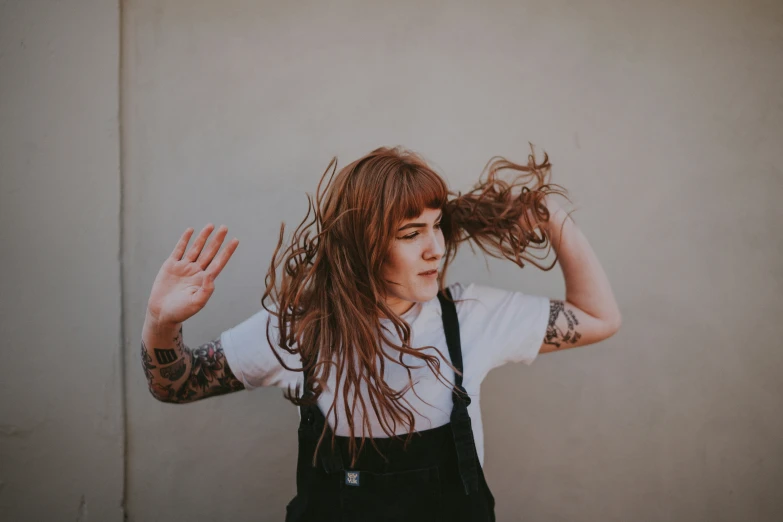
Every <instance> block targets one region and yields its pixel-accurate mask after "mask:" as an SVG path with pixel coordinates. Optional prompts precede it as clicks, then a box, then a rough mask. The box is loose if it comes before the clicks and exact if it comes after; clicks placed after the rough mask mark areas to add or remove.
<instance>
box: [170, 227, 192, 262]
mask: <svg viewBox="0 0 783 522" xmlns="http://www.w3.org/2000/svg"><path fill="white" fill-rule="evenodd" d="M192 233H193V229H192V228H190V227H188V228H187V230H185V232H184V233H183V234H182V236H181V237H180V238H179V241H177V244H176V246H175V247H174V251H173V252H171V256H169V257H171V259H173V260H174V261H179V260H180V259H182V254H183V253H185V247H186V246H188V241H190V235H191V234H192Z"/></svg>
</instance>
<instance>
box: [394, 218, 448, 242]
mask: <svg viewBox="0 0 783 522" xmlns="http://www.w3.org/2000/svg"><path fill="white" fill-rule="evenodd" d="M432 228H434V229H437V230H440V222H438V223H435V225H433V227H432ZM418 235H419V233H418V232H413V233H412V234H408V235H407V236H402V237H401V238H400V239H413V238H415V237H416V236H418Z"/></svg>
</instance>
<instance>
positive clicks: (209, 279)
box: [199, 274, 215, 296]
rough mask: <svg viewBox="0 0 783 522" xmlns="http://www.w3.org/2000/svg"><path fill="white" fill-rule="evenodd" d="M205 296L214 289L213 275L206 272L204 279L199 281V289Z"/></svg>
mask: <svg viewBox="0 0 783 522" xmlns="http://www.w3.org/2000/svg"><path fill="white" fill-rule="evenodd" d="M199 291H200V292H202V293H203V294H206V295H207V296H208V295H210V294H212V292H214V291H215V277H214V276H213V275H212V274H206V275H205V276H204V280H203V281H202V282H201V288H200V290H199Z"/></svg>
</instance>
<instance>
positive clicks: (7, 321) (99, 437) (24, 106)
mask: <svg viewBox="0 0 783 522" xmlns="http://www.w3.org/2000/svg"><path fill="white" fill-rule="evenodd" d="M119 24H120V18H119V9H118V6H117V5H112V3H110V2H108V3H107V2H102V1H97V0H93V1H89V0H80V1H71V2H54V1H44V0H40V1H38V0H36V1H21V0H12V1H6V2H0V177H1V178H0V240H1V242H2V246H3V248H2V261H0V263H1V264H0V266H2V269H1V270H0V296H1V298H0V333H1V334H2V349H0V361H2V363H0V520H4V521H5V520H7V521H27V520H30V521H33V520H34V521H42V520H47V521H48V520H52V521H53V520H77V521H80V522H84V521H87V520H93V521H107V522H111V521H121V520H122V516H123V512H122V499H123V474H124V466H123V453H124V451H123V444H124V430H123V420H122V419H123V407H122V402H123V399H122V397H123V394H122V351H121V349H120V327H121V313H122V311H121V300H120V264H119V261H120V260H119V255H120V238H119V233H120V220H119V218H120V183H119V182H120V147H119V121H118V109H119V83H118V78H119V74H118V73H119V56H120V54H119V38H118V35H119V34H118V30H119V26H120V25H119Z"/></svg>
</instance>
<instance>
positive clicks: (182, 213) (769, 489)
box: [0, 0, 783, 521]
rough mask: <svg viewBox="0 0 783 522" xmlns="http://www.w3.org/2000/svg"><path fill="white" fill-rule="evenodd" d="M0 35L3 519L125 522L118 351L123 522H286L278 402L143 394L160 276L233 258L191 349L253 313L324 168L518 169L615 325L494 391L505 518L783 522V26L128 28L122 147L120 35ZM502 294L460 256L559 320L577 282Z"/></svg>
mask: <svg viewBox="0 0 783 522" xmlns="http://www.w3.org/2000/svg"><path fill="white" fill-rule="evenodd" d="M634 4H635V5H634ZM74 6H78V7H76V8H74ZM44 7H45V8H44ZM0 9H1V11H0V13H2V15H3V16H2V28H3V31H2V32H0V38H1V40H0V41H2V47H0V49H2V52H0V66H2V68H1V69H0V86H2V90H0V94H1V95H2V98H1V99H0V110H2V113H0V133H2V134H0V137H2V139H1V140H0V151H2V154H0V172H2V182H3V185H2V190H1V191H0V193H2V196H1V197H2V202H1V205H0V215H2V222H1V223H0V227H2V228H0V230H2V231H3V236H2V238H3V239H4V240H6V244H9V245H10V248H8V249H7V250H6V255H5V256H4V263H3V267H4V268H6V267H7V268H6V269H5V270H3V271H2V275H1V276H0V278H1V279H0V281H1V282H2V283H1V284H2V296H3V299H2V307H3V308H2V311H3V313H2V316H0V321H2V323H0V324H1V325H2V329H3V330H2V332H3V334H4V335H5V336H6V338H7V339H8V341H9V342H8V343H7V345H8V346H7V347H6V349H5V350H6V351H5V356H4V361H5V364H3V365H2V369H0V372H2V374H0V375H1V376H2V381H0V386H2V389H1V390H0V391H2V392H3V393H2V395H1V396H2V397H3V400H2V410H0V412H1V413H2V432H0V437H1V439H0V440H2V446H0V456H1V457H2V461H1V465H0V480H2V482H3V484H2V486H0V487H1V488H2V489H0V518H5V517H4V516H5V515H6V514H8V515H9V517H8V518H9V519H25V517H27V518H28V519H42V518H43V519H69V518H71V519H72V518H76V517H77V516H78V517H81V520H88V519H91V520H116V519H118V517H119V499H120V498H121V492H122V487H123V480H122V476H123V467H122V436H123V435H122V430H120V429H119V428H120V427H121V425H122V424H121V418H122V401H121V396H120V395H119V392H120V389H121V388H120V385H119V381H120V379H119V375H118V373H117V372H118V367H117V364H118V361H117V360H116V355H117V354H118V353H119V347H118V346H117V344H118V339H119V338H120V336H121V335H122V348H123V350H124V354H125V356H124V364H125V365H126V369H125V376H126V380H127V394H126V397H125V399H126V402H127V429H126V435H127V453H126V468H125V478H126V480H125V482H124V487H125V488H126V491H125V499H126V506H127V515H128V519H129V520H132V521H155V520H229V519H230V520H254V521H258V520H264V521H266V520H269V521H277V520H282V517H283V511H284V506H285V504H286V502H287V501H288V500H289V499H290V497H291V496H292V495H293V493H294V471H295V470H294V466H295V458H296V440H295V437H296V422H297V415H296V411H295V409H294V408H293V407H291V406H290V405H289V404H288V403H287V402H285V401H284V400H283V399H282V397H281V392H280V390H273V389H269V390H259V391H256V392H252V393H247V392H243V393H238V394H233V395H231V396H225V397H219V398H215V399H210V400H207V401H203V402H201V403H196V404H192V405H188V406H173V405H165V404H160V403H157V402H155V401H154V400H153V399H152V398H151V396H150V395H149V394H148V392H147V390H146V383H145V380H144V376H143V372H142V371H141V368H140V363H139V358H138V351H139V344H140V335H141V326H142V322H143V318H144V309H145V305H146V300H147V296H148V294H149V289H150V286H151V284H152V281H153V278H154V276H155V274H156V272H157V270H158V268H159V267H160V264H161V263H162V262H163V259H164V258H165V256H167V255H168V254H169V252H170V251H171V249H172V248H173V245H174V242H175V241H176V239H177V238H178V237H179V235H180V234H181V232H182V231H183V230H184V229H185V228H187V227H188V226H192V227H195V228H199V229H200V227H202V226H203V225H204V224H206V223H207V222H210V221H211V222H213V223H215V224H222V223H224V224H226V225H228V227H229V234H230V235H231V236H236V237H238V238H239V239H240V240H241V244H240V246H239V249H238V250H237V252H236V253H235V254H234V257H233V258H232V260H231V262H230V263H229V264H228V266H227V267H226V269H225V270H224V272H223V274H222V275H221V276H220V278H219V279H218V282H217V290H216V292H215V294H214V296H213V298H212V300H211V301H210V303H209V304H208V305H207V307H206V309H205V310H204V311H203V312H202V313H200V314H198V315H197V316H196V317H194V318H193V319H191V320H190V321H188V322H187V323H186V324H185V327H184V335H185V342H186V343H187V344H189V345H191V346H194V345H198V344H200V343H203V342H206V341H208V340H211V339H213V338H215V337H217V335H219V333H220V332H221V331H223V330H225V329H227V328H230V327H231V326H233V325H235V324H237V323H239V322H241V321H242V320H244V319H245V318H246V317H248V316H249V315H251V314H252V313H254V312H255V311H256V310H257V309H258V306H259V299H260V294H261V290H262V286H263V277H264V274H265V271H266V268H267V263H268V261H269V258H270V255H271V253H272V250H273V248H274V244H275V241H276V238H277V231H278V227H279V224H280V222H281V221H286V222H287V223H288V224H289V226H293V225H295V224H296V223H298V222H299V220H300V219H301V217H302V215H303V212H304V211H305V208H306V199H305V192H310V193H313V192H314V190H315V186H316V183H317V180H318V178H319V176H320V174H321V173H322V172H323V170H324V168H325V167H326V165H327V163H328V161H329V159H330V158H331V157H332V156H333V155H337V156H338V157H339V160H340V165H345V164H346V163H348V162H349V161H351V160H353V159H355V158H356V157H357V156H359V155H361V154H364V153H366V152H367V151H369V150H371V149H372V148H374V147H377V146H379V145H395V144H402V145H405V146H408V147H411V148H413V149H416V150H418V151H420V152H422V153H423V154H424V155H425V156H426V157H427V158H429V159H430V160H431V162H432V163H433V164H434V165H435V166H436V167H437V168H438V169H439V170H440V171H441V172H442V173H443V174H444V176H445V177H446V178H447V180H448V181H449V183H450V184H451V186H452V187H453V188H455V189H458V190H464V189H467V188H469V187H470V185H471V184H472V183H473V182H475V181H476V179H477V176H478V174H479V172H480V171H481V169H482V168H483V166H484V164H485V162H486V161H487V160H488V159H489V158H490V156H492V155H495V154H500V155H505V156H507V157H509V158H513V159H518V160H524V158H525V156H526V154H527V152H528V146H527V141H532V142H533V143H534V144H536V145H537V146H538V147H539V149H538V150H539V151H540V150H541V148H543V149H545V150H546V151H547V152H548V153H549V154H550V157H551V159H552V161H553V165H554V169H553V181H555V182H557V183H560V184H562V185H564V186H566V187H567V188H568V189H569V190H570V191H571V194H572V196H573V199H574V201H575V202H576V205H577V207H578V208H579V210H578V211H577V213H576V214H575V218H576V220H577V222H578V223H579V226H580V227H581V228H582V230H583V231H584V232H585V234H586V235H587V237H588V238H589V239H590V241H591V244H592V245H593V247H594V249H595V250H596V252H597V253H598V255H599V258H600V259H601V260H602V262H603V264H604V267H605V269H606V271H607V273H608V274H609V278H610V280H611V281H612V283H613V287H614V290H615V294H616V296H617V298H618V301H619V303H620V307H621V310H622V311H623V318H624V324H623V328H622V330H621V331H620V333H619V334H618V335H616V336H615V337H613V338H611V339H610V340H608V341H606V342H604V343H601V344H600V345H595V346H590V347H586V348H581V349H575V350H569V351H565V352H561V353H557V354H547V355H544V356H541V357H540V358H539V359H538V360H537V361H536V363H535V364H534V365H533V366H531V367H525V366H507V367H504V368H501V369H499V370H496V371H495V372H493V373H492V374H491V375H490V376H489V377H488V379H487V381H486V382H485V386H484V388H483V398H482V404H483V409H484V425H485V429H486V444H487V446H486V459H487V462H486V471H487V476H488V481H489V483H490V486H491V487H492V488H493V490H494V492H495V496H496V498H497V502H498V508H497V512H498V519H499V520H530V521H535V520H541V521H543V520H547V521H549V520H569V521H593V520H617V521H625V520H656V521H657V520H667V521H680V520H682V521H692V520H700V521H715V520H726V521H730V520H752V521H772V520H777V519H778V518H779V511H780V510H781V509H783V500H781V498H782V497H780V496H779V495H778V494H777V488H778V484H780V483H781V481H783V444H781V437H780V433H781V432H783V418H782V417H781V416H780V414H779V412H780V411H782V410H783V379H782V377H783V350H781V346H780V345H781V343H780V342H779V341H778V340H777V338H778V335H777V331H776V323H777V314H776V312H777V310H778V309H779V306H778V303H779V301H780V299H779V295H780V292H781V290H783V288H782V287H783V271H782V270H781V267H783V263H781V257H782V256H781V253H783V243H782V242H781V240H780V234H779V233H778V229H779V227H780V226H781V224H783V211H782V210H781V206H780V205H779V203H778V200H779V199H780V196H781V195H783V182H782V181H781V180H783V177H781V167H780V165H781V164H782V163H783V152H782V151H781V147H780V145H779V144H780V143H781V140H782V139H783V91H782V90H781V89H780V85H781V82H782V81H783V60H780V57H781V54H782V53H783V6H781V4H780V3H779V2H773V1H768V2H762V1H760V0H756V1H749V2H733V3H729V2H707V1H687V2H675V1H670V2H658V3H649V2H633V3H629V2H621V1H609V2H602V3H591V4H587V3H584V4H582V3H572V2H557V1H555V2H553V1H551V0H547V1H543V0H534V1H527V2H485V3H483V4H481V5H479V4H475V5H472V4H469V3H467V2H458V3H457V2H451V3H441V4H435V5H429V4H426V5H425V4H422V3H420V2H396V3H394V4H393V6H392V4H388V3H380V2H378V3H370V2H347V1H339V2H332V3H330V4H328V5H327V4H326V3H323V2H314V1H313V2H296V3H290V2H289V3H281V2H248V1H242V0H228V1H224V2H210V1H206V0H177V1H175V0H158V1H151V0H149V1H141V0H131V1H127V2H124V3H123V7H122V16H121V19H122V35H121V36H122V38H121V41H122V45H121V48H122V56H121V61H122V76H121V90H119V92H121V93H122V96H121V104H120V105H121V114H122V129H123V134H122V140H119V138H118V136H117V119H116V117H117V103H118V102H117V94H118V89H117V75H116V71H117V62H118V60H119V59H120V55H119V53H118V46H117V42H118V40H119V39H120V34H119V32H118V27H117V8H116V6H114V7H111V6H106V5H105V4H98V3H97V2H93V3H90V2H81V3H71V4H69V7H68V8H67V9H66V8H65V7H64V6H62V5H61V4H59V3H53V2H52V3H49V2H46V3H44V2H39V3H27V4H25V3H22V2H6V3H5V4H3V5H2V7H0ZM20 41H24V42H25V45H27V47H24V46H22V45H20ZM66 57H67V58H68V59H67V60H66V59H65V58H66ZM9 72H11V73H13V74H9ZM120 141H121V150H122V168H121V173H122V177H121V178H120V176H119V171H118V166H117V163H118V158H119V150H120V149H118V145H119V142H120ZM120 179H122V201H121V203H122V206H120V201H119V200H118V196H119V193H120V191H119V190H118V188H119V187H118V183H119V182H120ZM120 209H121V212H120ZM120 217H121V218H122V220H121V221H120V220H119V218H120ZM120 223H122V226H121V230H122V236H119V229H120ZM289 230H290V229H289ZM119 237H121V238H122V241H121V248H122V250H121V252H122V254H121V261H122V267H123V268H122V281H123V285H122V292H121V294H120V286H119V281H120V275H119V270H120V265H119V261H118V259H117V251H118V248H119V247H120V245H119V244H118V238H119ZM489 268H490V271H489V272H488V271H487V270H486V267H485V264H484V260H483V259H482V258H480V257H479V258H476V257H473V256H472V255H471V254H470V252H469V251H465V252H464V253H463V254H462V255H461V257H460V258H459V259H458V262H457V264H456V266H455V268H454V269H453V270H452V271H451V272H450V280H452V281H456V280H462V281H477V282H482V283H485V284H491V285H496V286H503V287H506V288H513V289H518V290H522V291H527V292H530V293H536V294H540V295H548V296H551V297H562V296H563V290H564V285H563V281H562V276H561V274H560V272H559V269H555V270H552V271H550V272H546V273H544V272H541V271H538V270H536V269H535V268H533V267H530V268H528V269H526V270H519V268H517V267H516V266H514V265H511V264H510V263H507V262H497V261H490V262H489ZM31 290H32V291H31ZM120 295H121V296H122V297H121V298H120ZM73 297H77V299H76V300H74V299H73ZM120 299H122V304H123V312H124V314H123V315H122V316H121V315H120V310H119V303H120ZM120 317H122V325H121V326H120V324H119V321H120ZM121 328H122V330H121ZM121 331H122V332H124V334H121ZM64 348H65V349H66V350H68V356H65V355H63V349H64ZM11 398H13V399H11ZM83 495H84V497H83ZM82 498H84V499H85V501H84V502H82V500H81V499H82ZM43 515H49V516H48V517H46V516H43Z"/></svg>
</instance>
